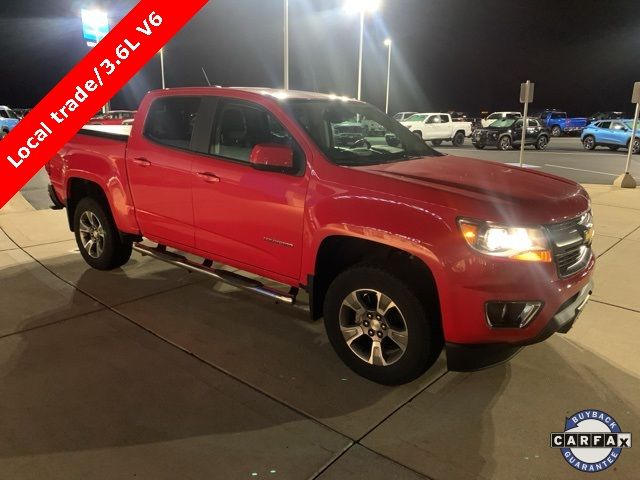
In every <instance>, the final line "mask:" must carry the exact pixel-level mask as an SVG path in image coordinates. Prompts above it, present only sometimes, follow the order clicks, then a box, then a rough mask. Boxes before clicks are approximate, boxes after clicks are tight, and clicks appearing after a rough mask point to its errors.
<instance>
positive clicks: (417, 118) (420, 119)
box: [405, 114, 427, 122]
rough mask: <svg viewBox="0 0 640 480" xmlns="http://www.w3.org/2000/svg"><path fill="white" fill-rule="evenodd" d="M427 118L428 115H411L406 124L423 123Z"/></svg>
mask: <svg viewBox="0 0 640 480" xmlns="http://www.w3.org/2000/svg"><path fill="white" fill-rule="evenodd" d="M426 118H427V116H426V115H419V114H416V115H411V116H410V117H409V118H407V119H406V120H405V122H423V121H425V120H426Z"/></svg>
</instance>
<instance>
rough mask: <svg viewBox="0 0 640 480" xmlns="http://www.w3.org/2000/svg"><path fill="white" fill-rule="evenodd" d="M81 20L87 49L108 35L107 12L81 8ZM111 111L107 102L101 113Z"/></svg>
mask: <svg viewBox="0 0 640 480" xmlns="http://www.w3.org/2000/svg"><path fill="white" fill-rule="evenodd" d="M80 16H81V18H82V36H83V37H84V39H85V40H86V42H87V46H88V47H89V48H93V47H95V46H96V45H97V44H98V43H99V42H100V40H102V39H103V38H104V37H106V36H107V35H108V33H109V16H108V15H107V12H104V11H102V10H97V9H87V8H83V9H82V10H81V11H80ZM110 109H111V105H110V104H109V102H107V103H106V104H105V105H104V106H103V107H102V113H107V112H108V111H109V110H110Z"/></svg>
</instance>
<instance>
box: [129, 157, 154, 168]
mask: <svg viewBox="0 0 640 480" xmlns="http://www.w3.org/2000/svg"><path fill="white" fill-rule="evenodd" d="M133 163H135V164H136V165H140V166H141V167H150V166H151V162H150V161H149V160H147V159H146V158H142V157H139V158H134V159H133Z"/></svg>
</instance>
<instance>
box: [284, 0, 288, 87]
mask: <svg viewBox="0 0 640 480" xmlns="http://www.w3.org/2000/svg"><path fill="white" fill-rule="evenodd" d="M284 89H285V90H289V0H284Z"/></svg>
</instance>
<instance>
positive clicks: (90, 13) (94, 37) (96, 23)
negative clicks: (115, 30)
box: [80, 8, 109, 47]
mask: <svg viewBox="0 0 640 480" xmlns="http://www.w3.org/2000/svg"><path fill="white" fill-rule="evenodd" d="M80 15H81V17H82V34H83V36H84V39H85V40H86V41H87V45H88V46H90V47H95V46H96V45H97V44H98V42H99V41H100V40H102V39H103V38H104V37H106V36H107V34H108V33H109V17H108V16H107V14H106V12H104V11H102V10H96V9H91V10H90V9H87V8H83V9H82V10H81V12H80Z"/></svg>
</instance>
